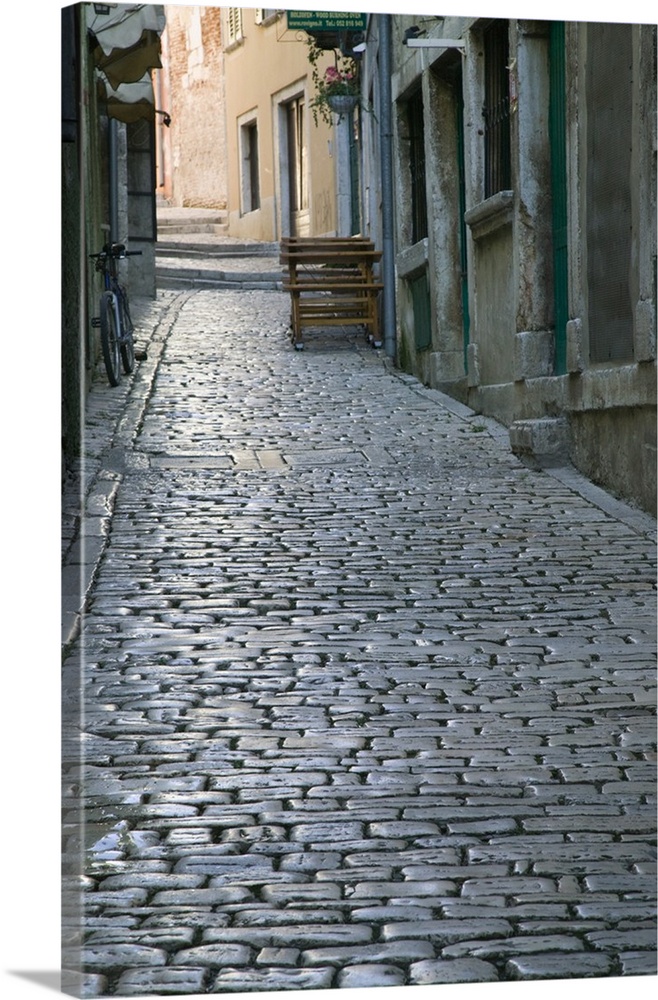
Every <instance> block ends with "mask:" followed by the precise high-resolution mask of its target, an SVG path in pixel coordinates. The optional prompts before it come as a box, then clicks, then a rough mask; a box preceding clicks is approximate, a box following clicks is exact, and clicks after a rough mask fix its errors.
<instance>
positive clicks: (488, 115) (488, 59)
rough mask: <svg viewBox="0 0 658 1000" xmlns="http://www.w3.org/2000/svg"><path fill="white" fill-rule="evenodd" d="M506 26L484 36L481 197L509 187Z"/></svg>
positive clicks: (498, 24) (495, 27)
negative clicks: (482, 182) (482, 188)
mask: <svg viewBox="0 0 658 1000" xmlns="http://www.w3.org/2000/svg"><path fill="white" fill-rule="evenodd" d="M508 66H509V22H508V21H494V22H493V24H492V25H491V26H490V27H489V28H487V30H486V31H485V32H484V74H485V77H484V107H483V109H482V114H483V116H484V196H485V198H489V197H491V195H493V194H496V193H497V192H498V191H508V190H509V189H510V188H511V186H512V170H511V156H510V106H509V105H510V102H509V69H508Z"/></svg>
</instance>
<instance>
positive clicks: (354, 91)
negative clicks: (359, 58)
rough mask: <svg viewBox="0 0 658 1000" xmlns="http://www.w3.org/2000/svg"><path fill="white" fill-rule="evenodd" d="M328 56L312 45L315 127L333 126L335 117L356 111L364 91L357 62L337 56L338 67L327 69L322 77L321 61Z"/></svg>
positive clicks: (310, 59) (309, 56)
mask: <svg viewBox="0 0 658 1000" xmlns="http://www.w3.org/2000/svg"><path fill="white" fill-rule="evenodd" d="M324 54H325V53H324V51H323V50H322V49H320V48H318V46H317V45H315V44H314V42H313V40H311V41H310V42H309V51H308V58H309V62H310V63H311V66H312V68H313V83H314V84H315V96H314V97H313V99H312V100H311V102H310V106H311V111H312V112H313V119H314V121H315V124H316V125H317V124H319V122H320V120H321V119H322V121H324V122H326V123H327V125H333V123H334V122H333V118H332V115H333V114H337V115H338V116H339V118H341V117H342V116H343V115H345V114H348V113H349V112H350V111H353V110H354V108H355V107H356V106H357V105H358V104H359V101H360V91H361V88H360V86H359V74H358V66H357V65H356V63H355V62H354V60H353V59H350V58H347V57H339V55H338V54H336V55H335V59H336V65H335V66H327V68H326V69H325V71H324V74H323V75H322V76H321V75H320V71H319V69H318V60H319V59H320V57H321V56H323V55H324Z"/></svg>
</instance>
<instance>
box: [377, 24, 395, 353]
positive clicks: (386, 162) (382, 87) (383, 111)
mask: <svg viewBox="0 0 658 1000" xmlns="http://www.w3.org/2000/svg"><path fill="white" fill-rule="evenodd" d="M379 94H380V128H379V141H380V150H381V181H382V278H383V285H384V290H383V292H382V305H383V324H384V350H385V351H386V353H387V355H388V356H389V357H390V358H394V357H395V340H396V336H395V333H396V317H395V245H394V219H395V215H394V212H395V202H394V197H393V154H392V139H393V103H392V98H391V15H390V14H380V15H379Z"/></svg>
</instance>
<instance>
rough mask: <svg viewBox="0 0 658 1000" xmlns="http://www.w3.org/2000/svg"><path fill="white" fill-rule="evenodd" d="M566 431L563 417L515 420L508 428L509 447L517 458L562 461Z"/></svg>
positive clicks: (566, 442) (566, 437) (564, 454)
mask: <svg viewBox="0 0 658 1000" xmlns="http://www.w3.org/2000/svg"><path fill="white" fill-rule="evenodd" d="M568 430H569V427H568V423H567V420H566V419H565V418H564V417H541V418H539V419H537V420H515V421H514V422H513V423H512V424H511V425H510V428H509V441H510V447H511V449H512V452H513V453H514V454H515V455H517V456H519V457H527V458H534V459H536V460H537V461H550V460H556V459H562V458H565V457H566V455H567V449H568Z"/></svg>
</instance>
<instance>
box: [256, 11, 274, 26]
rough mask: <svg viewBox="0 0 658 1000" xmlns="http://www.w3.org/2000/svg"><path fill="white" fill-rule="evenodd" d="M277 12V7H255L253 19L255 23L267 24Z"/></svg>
mask: <svg viewBox="0 0 658 1000" xmlns="http://www.w3.org/2000/svg"><path fill="white" fill-rule="evenodd" d="M278 13H279V9H278V8H277V7H257V8H256V10H255V11H254V15H255V16H254V20H255V22H256V24H267V22H268V21H271V20H272V19H273V18H274V17H276V15H277V14H278Z"/></svg>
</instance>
